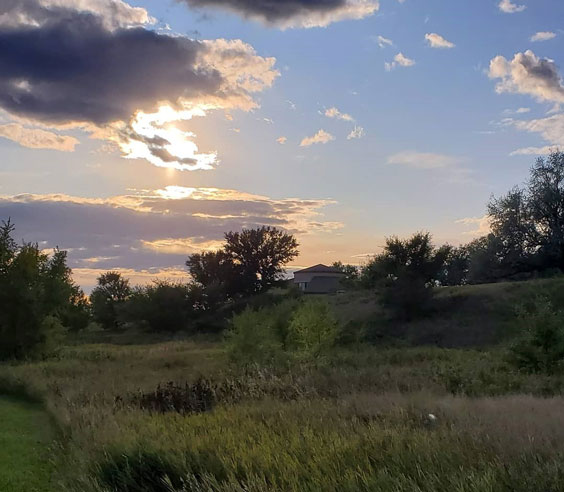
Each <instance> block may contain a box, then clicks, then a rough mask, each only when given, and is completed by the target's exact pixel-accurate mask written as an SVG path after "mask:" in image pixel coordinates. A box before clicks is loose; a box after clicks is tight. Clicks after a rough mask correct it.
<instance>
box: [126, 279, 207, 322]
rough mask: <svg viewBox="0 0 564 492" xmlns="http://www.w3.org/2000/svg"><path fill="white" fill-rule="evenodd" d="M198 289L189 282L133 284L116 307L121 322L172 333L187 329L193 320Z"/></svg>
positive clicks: (196, 306) (160, 281)
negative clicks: (128, 293)
mask: <svg viewBox="0 0 564 492" xmlns="http://www.w3.org/2000/svg"><path fill="white" fill-rule="evenodd" d="M197 296H198V291H197V290H194V289H193V288H192V286H191V285H186V284H181V283H173V282H168V281H166V280H157V281H155V282H154V283H153V284H151V285H147V286H144V287H136V288H134V289H133V290H132V291H131V294H130V296H129V297H128V298H127V299H126V300H125V301H124V302H123V304H122V305H121V307H120V309H119V313H118V317H119V319H120V320H121V321H123V322H130V323H135V324H137V325H142V324H144V323H146V324H147V327H148V328H149V329H150V330H151V331H153V332H174V331H179V330H183V329H187V328H188V325H189V323H190V321H191V320H193V319H194V317H195V315H196V311H197V310H198V309H199V305H198V299H197Z"/></svg>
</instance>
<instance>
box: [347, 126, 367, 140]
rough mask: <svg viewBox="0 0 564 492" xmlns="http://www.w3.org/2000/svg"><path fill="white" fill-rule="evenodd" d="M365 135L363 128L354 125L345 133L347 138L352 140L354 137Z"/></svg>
mask: <svg viewBox="0 0 564 492" xmlns="http://www.w3.org/2000/svg"><path fill="white" fill-rule="evenodd" d="M364 135H366V132H365V131H364V128H362V127H361V126H357V125H355V127H354V128H353V129H352V130H351V132H350V133H349V134H348V135H347V140H353V139H356V138H362V137H364Z"/></svg>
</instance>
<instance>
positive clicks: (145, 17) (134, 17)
mask: <svg viewBox="0 0 564 492" xmlns="http://www.w3.org/2000/svg"><path fill="white" fill-rule="evenodd" d="M52 9H68V10H74V11H83V12H88V13H90V14H93V15H96V16H97V17H98V18H99V19H100V20H101V21H102V23H103V25H104V27H105V28H106V29H117V28H120V27H132V26H141V25H144V24H153V23H155V22H156V21H155V19H154V18H152V17H151V16H150V15H149V14H148V12H147V10H145V9H144V8H142V7H132V6H131V5H129V4H128V3H126V2H124V1H123V0H33V2H30V1H13V2H7V5H4V4H2V5H1V6H0V26H2V25H5V26H9V27H14V26H21V25H29V26H42V25H44V24H46V23H47V22H49V16H48V15H47V11H48V10H52Z"/></svg>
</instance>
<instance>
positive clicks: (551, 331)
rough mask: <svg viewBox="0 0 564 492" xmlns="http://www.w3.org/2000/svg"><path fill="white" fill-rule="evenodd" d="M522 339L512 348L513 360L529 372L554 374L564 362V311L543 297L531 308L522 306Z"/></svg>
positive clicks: (520, 313)
mask: <svg viewBox="0 0 564 492" xmlns="http://www.w3.org/2000/svg"><path fill="white" fill-rule="evenodd" d="M519 320H520V324H521V325H522V328H523V332H524V333H523V335H522V338H521V339H520V340H519V341H518V342H516V343H515V344H514V345H513V346H512V347H511V349H510V356H509V360H510V362H511V363H512V364H513V365H515V366H516V367H518V368H519V369H522V370H525V371H527V372H540V373H548V374H552V373H554V372H557V371H558V370H561V369H562V367H563V362H564V313H563V312H562V311H557V310H555V309H554V308H553V306H552V304H551V302H550V301H549V300H548V299H547V298H544V297H539V298H537V299H536V300H535V302H534V305H533V306H532V308H530V309H525V308H521V309H520V312H519Z"/></svg>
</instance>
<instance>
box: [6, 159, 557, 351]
mask: <svg viewBox="0 0 564 492" xmlns="http://www.w3.org/2000/svg"><path fill="white" fill-rule="evenodd" d="M488 216H489V219H490V222H491V232H490V233H489V234H488V235H486V236H483V237H481V238H478V239H476V240H474V241H472V242H470V243H468V244H466V245H463V246H458V247H454V246H451V245H443V246H440V247H436V246H434V245H433V244H432V238H431V236H430V234H429V233H425V232H418V233H416V234H414V235H413V236H412V237H410V238H408V239H400V238H397V237H390V238H388V239H387V240H386V245H385V247H384V250H383V252H382V253H380V254H378V255H376V256H374V257H373V258H371V259H370V261H369V262H368V263H367V264H366V265H365V266H363V267H361V268H359V267H356V266H353V265H344V264H342V263H336V264H335V266H336V267H338V268H340V269H341V270H342V271H343V272H344V273H345V280H344V283H345V286H348V287H349V288H351V289H352V288H369V289H375V290H377V291H378V296H379V299H380V300H381V302H382V304H383V305H384V306H385V307H387V308H388V309H389V312H390V313H391V314H392V315H393V316H396V317H398V318H412V317H414V316H418V315H421V314H423V313H424V312H425V311H426V310H427V309H428V308H429V305H430V301H431V300H432V296H433V292H434V288H435V287H437V286H452V285H464V284H468V283H487V282H497V281H502V280H516V279H527V278H532V277H535V276H552V275H555V274H559V273H561V272H562V271H563V270H564V153H562V152H553V153H551V154H550V155H549V156H547V157H546V158H539V159H538V160H537V161H536V163H535V164H534V165H533V167H532V168H531V173H530V178H529V180H528V182H527V183H526V184H525V185H524V186H523V187H515V188H513V189H512V190H510V191H509V192H508V193H507V194H506V195H504V196H502V197H497V198H496V197H492V199H491V200H490V203H489V204H488ZM13 228H14V226H13V224H11V223H10V221H9V220H8V222H4V223H3V225H2V227H0V336H1V337H2V345H1V348H0V357H4V358H7V357H26V356H29V355H36V354H41V353H45V352H46V351H48V349H49V347H50V346H54V345H56V340H57V339H58V337H60V336H61V335H62V334H63V333H64V331H65V330H81V329H83V328H84V327H86V326H87V325H88V324H89V323H90V322H91V321H95V322H97V323H98V324H99V325H100V326H102V327H103V328H105V329H110V330H112V329H113V330H115V329H121V328H123V327H126V326H128V325H130V324H135V325H137V326H143V327H146V328H147V329H150V330H153V331H175V330H189V331H192V332H195V331H200V330H201V329H202V327H208V328H209V325H210V320H211V319H212V318H213V319H214V320H216V321H217V319H218V318H220V317H223V318H224V319H225V318H229V317H230V316H231V314H232V313H233V312H236V311H237V310H241V309H242V308H243V307H244V306H246V305H249V304H252V305H255V306H257V305H260V302H262V301H261V299H265V296H267V295H268V294H267V293H268V291H269V290H270V289H271V288H272V287H273V286H275V285H277V284H279V283H281V282H283V281H284V266H285V265H287V264H288V263H289V262H290V261H291V260H293V259H294V258H296V257H297V256H298V242H297V241H296V238H295V237H293V236H292V235H291V234H288V233H286V232H284V231H281V230H278V229H276V228H273V227H259V228H256V229H246V230H243V231H242V232H228V233H226V234H225V243H224V246H223V248H221V249H220V250H218V251H211V252H209V251H208V252H202V253H197V254H193V255H191V256H189V257H188V259H187V261H186V266H187V268H188V271H189V273H190V277H191V280H190V281H189V282H187V283H174V282H168V281H157V282H154V283H153V284H151V285H148V286H139V287H132V286H130V284H129V281H128V279H126V278H123V277H122V275H120V273H118V272H107V273H105V274H103V275H101V276H100V277H99V278H98V285H97V286H96V288H95V289H94V290H93V292H92V294H91V296H90V298H89V299H88V298H86V296H85V295H84V293H83V292H82V291H81V290H80V289H79V288H78V286H77V285H75V284H74V283H73V281H72V277H71V270H70V268H68V266H67V264H66V253H65V252H64V251H59V250H55V252H54V254H53V255H51V256H48V255H46V254H44V253H42V252H41V250H39V248H38V245H37V244H33V243H26V244H23V245H18V244H16V243H15V241H14V240H13V238H12V233H13ZM295 295H299V293H297V292H296V293H295ZM212 324H213V323H212ZM220 328H221V326H220Z"/></svg>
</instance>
